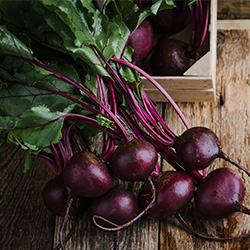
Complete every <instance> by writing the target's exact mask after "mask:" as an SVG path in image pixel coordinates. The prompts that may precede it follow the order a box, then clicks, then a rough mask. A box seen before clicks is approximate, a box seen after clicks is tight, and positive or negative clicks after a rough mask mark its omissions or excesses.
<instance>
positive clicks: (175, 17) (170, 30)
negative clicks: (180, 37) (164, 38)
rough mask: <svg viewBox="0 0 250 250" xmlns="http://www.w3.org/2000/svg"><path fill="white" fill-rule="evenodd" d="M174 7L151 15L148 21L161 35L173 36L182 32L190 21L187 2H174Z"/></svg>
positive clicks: (177, 0)
mask: <svg viewBox="0 0 250 250" xmlns="http://www.w3.org/2000/svg"><path fill="white" fill-rule="evenodd" d="M174 3H175V5H176V7H174V8H171V9H165V10H160V11H159V12H158V13H157V15H151V17H150V18H151V19H150V21H151V22H152V25H153V28H154V30H155V31H156V32H158V33H159V34H161V35H163V34H164V35H168V36H169V35H173V34H176V33H178V32H180V31H182V30H183V29H184V28H185V27H186V26H187V25H188V24H189V23H190V21H191V11H190V8H189V6H188V3H187V1H185V0H184V1H183V0H175V1H174Z"/></svg>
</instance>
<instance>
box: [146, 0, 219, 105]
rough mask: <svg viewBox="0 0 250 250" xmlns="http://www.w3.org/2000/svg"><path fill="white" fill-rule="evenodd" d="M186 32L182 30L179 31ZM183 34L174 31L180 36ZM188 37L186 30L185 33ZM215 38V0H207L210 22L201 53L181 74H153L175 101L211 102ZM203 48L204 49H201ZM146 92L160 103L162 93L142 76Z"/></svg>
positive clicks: (214, 70)
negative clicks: (208, 1)
mask: <svg viewBox="0 0 250 250" xmlns="http://www.w3.org/2000/svg"><path fill="white" fill-rule="evenodd" d="M183 32H186V31H183ZM184 35H185V34H182V32H181V33H180V34H178V36H181V37H183V36H184ZM187 38H188V39H189V38H190V33H189V35H188V36H187ZM216 38H217V0H210V23H209V28H208V32H207V37H206V39H207V42H204V44H203V53H202V54H203V55H202V56H201V57H200V59H199V60H198V61H197V62H196V63H195V64H194V65H193V66H192V67H190V68H189V69H188V70H187V71H186V72H185V73H184V75H183V76H154V77H153V78H154V79H155V80H157V81H158V82H159V83H160V84H161V85H162V87H163V88H164V89H166V90H167V92H168V93H169V94H170V95H171V96H172V98H173V99H174V100H175V101H177V102H197V101H214V100H215V85H216ZM204 47H205V48H204ZM142 83H143V84H144V89H145V91H146V92H147V94H148V95H149V96H150V97H151V98H152V99H153V100H154V101H157V102H164V101H166V99H165V98H164V96H163V95H162V94H161V93H160V92H159V91H158V90H157V89H156V88H155V87H154V86H153V85H152V84H151V83H150V82H149V81H148V80H147V79H145V78H142Z"/></svg>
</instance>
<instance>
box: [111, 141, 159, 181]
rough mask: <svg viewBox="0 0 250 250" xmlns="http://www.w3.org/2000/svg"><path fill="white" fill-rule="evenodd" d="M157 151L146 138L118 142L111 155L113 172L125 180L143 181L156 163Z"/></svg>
mask: <svg viewBox="0 0 250 250" xmlns="http://www.w3.org/2000/svg"><path fill="white" fill-rule="evenodd" d="M157 158H158V155H157V151H156V149H155V147H154V146H153V145H152V144H151V143H149V142H148V141H146V140H139V139H134V140H131V141H129V142H126V143H123V144H120V145H119V146H118V147H117V149H116V150H115V152H114V153H113V155H112V157H111V161H110V164H111V168H112V171H113V173H114V174H115V175H116V176H117V177H118V178H120V179H121V180H125V181H143V180H145V179H146V178H148V177H149V176H150V174H151V173H152V171H153V170H154V168H155V165H156V163H157Z"/></svg>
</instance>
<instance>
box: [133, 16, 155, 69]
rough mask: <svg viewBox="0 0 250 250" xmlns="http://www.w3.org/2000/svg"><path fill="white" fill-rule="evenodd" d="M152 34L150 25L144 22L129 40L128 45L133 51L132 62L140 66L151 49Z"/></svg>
mask: <svg viewBox="0 0 250 250" xmlns="http://www.w3.org/2000/svg"><path fill="white" fill-rule="evenodd" d="M153 41H154V32H153V28H152V26H151V24H150V23H149V22H148V21H147V20H144V21H143V22H142V23H141V24H140V25H139V26H138V27H137V29H136V30H135V31H134V32H133V33H132V34H131V36H130V38H129V45H130V46H131V47H132V48H133V49H134V52H133V55H132V62H133V63H134V64H136V65H140V64H141V63H142V61H143V60H144V59H145V58H146V57H147V56H148V54H149V52H150V51H151V49H152V46H153Z"/></svg>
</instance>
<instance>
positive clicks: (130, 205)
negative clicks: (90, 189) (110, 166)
mask: <svg viewBox="0 0 250 250" xmlns="http://www.w3.org/2000/svg"><path fill="white" fill-rule="evenodd" d="M138 213H139V206H138V202H137V199H136V198H135V196H134V195H133V194H132V193H130V192H129V191H126V190H122V189H111V190H110V191H109V192H107V193H106V194H105V195H103V196H101V197H99V198H97V199H95V200H94V201H93V203H92V204H91V207H90V211H89V214H90V217H91V218H92V219H93V216H101V217H102V218H104V219H106V220H108V221H110V222H112V223H114V224H116V225H123V224H125V223H127V222H129V221H130V220H132V219H133V218H134V217H136V216H137V215H138ZM96 223H97V224H98V225H100V226H103V227H108V228H109V227H113V226H114V225H112V224H110V223H108V222H105V221H104V220H103V219H96Z"/></svg>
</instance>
